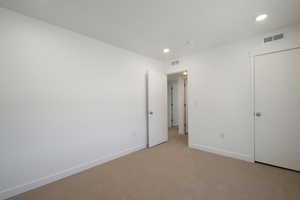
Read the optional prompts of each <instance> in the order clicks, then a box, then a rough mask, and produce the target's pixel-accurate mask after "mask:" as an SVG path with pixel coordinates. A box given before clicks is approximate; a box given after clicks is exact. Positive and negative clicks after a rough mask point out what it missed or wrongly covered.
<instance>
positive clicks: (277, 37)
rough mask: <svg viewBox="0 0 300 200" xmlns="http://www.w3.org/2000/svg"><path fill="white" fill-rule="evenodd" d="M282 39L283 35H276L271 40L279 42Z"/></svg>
mask: <svg viewBox="0 0 300 200" xmlns="http://www.w3.org/2000/svg"><path fill="white" fill-rule="evenodd" d="M281 39H283V33H280V34H277V35H274V36H273V40H281Z"/></svg>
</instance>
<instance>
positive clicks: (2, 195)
mask: <svg viewBox="0 0 300 200" xmlns="http://www.w3.org/2000/svg"><path fill="white" fill-rule="evenodd" d="M144 148H146V146H145V145H138V146H135V147H132V148H129V149H125V150H123V151H120V152H118V153H114V154H111V155H108V156H104V157H103V158H100V159H97V160H94V161H91V162H87V163H83V164H80V165H77V166H74V167H72V168H69V169H66V170H63V171H61V172H58V173H55V174H52V175H50V176H46V177H41V178H39V179H36V180H34V181H31V182H28V183H25V184H22V185H18V186H15V187H12V188H8V189H5V190H2V191H0V200H4V199H7V198H10V197H13V196H15V195H18V194H21V193H23V192H27V191H29V190H32V189H35V188H38V187H41V186H43V185H46V184H49V183H52V182H54V181H57V180H59V179H62V178H65V177H68V176H71V175H73V174H77V173H79V172H81V171H84V170H87V169H89V168H92V167H95V166H97V165H100V164H103V163H106V162H109V161H111V160H114V159H116V158H119V157H122V156H125V155H127V154H129V153H132V152H135V151H138V150H141V149H144Z"/></svg>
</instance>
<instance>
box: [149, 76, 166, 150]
mask: <svg viewBox="0 0 300 200" xmlns="http://www.w3.org/2000/svg"><path fill="white" fill-rule="evenodd" d="M147 96H148V97H147V99H148V102H147V106H148V108H147V112H148V147H153V146H155V145H158V144H160V143H163V142H166V141H167V140H168V124H167V123H168V108H167V77H166V75H165V74H163V73H159V72H155V71H149V72H148V74H147Z"/></svg>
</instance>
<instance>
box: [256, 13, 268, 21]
mask: <svg viewBox="0 0 300 200" xmlns="http://www.w3.org/2000/svg"><path fill="white" fill-rule="evenodd" d="M267 17H268V15H267V14H262V15H258V16H257V17H256V21H257V22H261V21H264V20H265V19H267Z"/></svg>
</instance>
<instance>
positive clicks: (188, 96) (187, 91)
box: [165, 68, 191, 146]
mask: <svg viewBox="0 0 300 200" xmlns="http://www.w3.org/2000/svg"><path fill="white" fill-rule="evenodd" d="M183 72H187V76H188V78H187V87H186V98H187V102H186V103H187V105H188V106H187V109H186V110H187V119H190V110H189V105H190V99H191V98H190V90H191V89H190V85H191V84H190V78H189V77H190V70H189V69H188V68H180V69H178V70H172V71H168V72H166V73H165V74H166V76H167V82H168V75H171V74H178V73H183ZM167 84H168V83H167ZM167 98H168V96H167ZM167 123H168V122H167ZM167 125H169V124H167ZM168 127H169V126H168ZM187 127H188V130H190V120H187ZM189 136H190V133H188V146H190V145H189V144H190V139H189V138H190V137H189Z"/></svg>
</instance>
